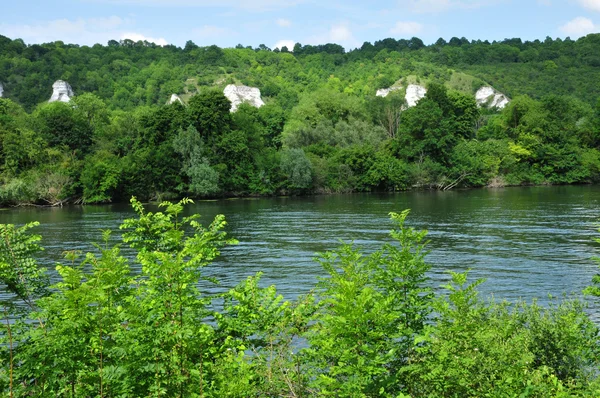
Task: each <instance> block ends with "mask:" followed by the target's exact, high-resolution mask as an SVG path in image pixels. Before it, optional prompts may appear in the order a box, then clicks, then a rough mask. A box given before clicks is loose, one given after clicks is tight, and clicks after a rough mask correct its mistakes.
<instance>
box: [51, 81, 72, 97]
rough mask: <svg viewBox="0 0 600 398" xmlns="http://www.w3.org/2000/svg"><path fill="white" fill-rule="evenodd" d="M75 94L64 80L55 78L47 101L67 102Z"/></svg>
mask: <svg viewBox="0 0 600 398" xmlns="http://www.w3.org/2000/svg"><path fill="white" fill-rule="evenodd" d="M74 96H75V93H74V92H73V89H72V88H71V85H70V84H69V83H67V82H66V81H64V80H57V81H55V82H54V84H53V85H52V97H50V100H48V102H56V101H60V102H69V101H71V98H72V97H74Z"/></svg>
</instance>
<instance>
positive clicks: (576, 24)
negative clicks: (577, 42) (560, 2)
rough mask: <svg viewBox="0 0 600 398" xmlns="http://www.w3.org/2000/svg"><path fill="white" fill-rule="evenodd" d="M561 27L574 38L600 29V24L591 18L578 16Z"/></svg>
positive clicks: (562, 30) (561, 29)
mask: <svg viewBox="0 0 600 398" xmlns="http://www.w3.org/2000/svg"><path fill="white" fill-rule="evenodd" d="M559 29H560V31H561V32H563V33H564V34H566V35H569V36H571V37H572V38H577V37H581V36H585V35H587V34H590V33H596V32H598V31H600V26H598V25H596V24H594V22H593V21H592V20H591V19H589V18H585V17H577V18H575V19H572V20H571V21H569V22H567V23H566V24H564V25H563V26H561V27H560V28H559Z"/></svg>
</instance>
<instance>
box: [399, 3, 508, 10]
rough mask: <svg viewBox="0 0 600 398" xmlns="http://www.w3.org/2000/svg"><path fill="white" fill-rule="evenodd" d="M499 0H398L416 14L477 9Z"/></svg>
mask: <svg viewBox="0 0 600 398" xmlns="http://www.w3.org/2000/svg"><path fill="white" fill-rule="evenodd" d="M498 1H499V0H400V5H401V6H403V7H407V6H408V7H409V8H410V9H411V10H412V11H414V12H417V13H438V12H443V11H448V10H450V9H453V8H458V9H469V8H479V7H483V6H487V5H491V4H494V3H497V2H498Z"/></svg>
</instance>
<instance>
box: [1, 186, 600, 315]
mask: <svg viewBox="0 0 600 398" xmlns="http://www.w3.org/2000/svg"><path fill="white" fill-rule="evenodd" d="M152 209H153V210H155V209H156V208H155V207H153V208H152ZM404 209H411V214H410V216H409V219H408V224H409V225H411V226H413V227H415V228H418V229H427V230H428V231H429V239H430V243H429V249H430V251H431V252H430V254H429V255H428V257H427V260H428V261H429V262H430V263H431V264H432V271H431V277H432V284H433V285H434V286H439V285H440V284H442V283H443V282H445V281H447V280H448V279H449V276H448V271H451V270H452V271H464V270H467V269H471V273H470V275H471V277H472V279H476V278H486V279H487V282H486V283H484V284H483V285H481V291H482V292H483V293H484V294H485V295H486V296H490V295H493V296H494V297H495V298H497V299H508V300H517V299H519V298H523V299H525V300H527V301H531V300H533V299H538V300H539V301H540V302H541V303H547V302H548V295H549V294H550V295H553V296H560V295H561V294H563V293H567V294H579V293H580V292H581V290H582V289H583V288H584V287H585V286H587V285H589V284H590V281H591V278H592V276H593V275H594V273H596V272H598V270H597V266H596V264H595V263H594V262H592V261H591V260H590V258H591V257H592V256H594V255H600V247H599V245H598V244H596V243H594V242H593V238H594V237H598V236H599V234H598V232H597V229H598V223H599V221H600V187H598V186H561V187H525V188H505V189H482V190H468V191H450V192H403V193H393V194H352V195H331V196H316V197H283V198H261V199H234V200H218V201H199V202H197V203H196V204H195V205H193V206H190V208H189V209H188V210H189V212H190V213H191V212H197V213H200V214H202V220H203V222H204V223H205V224H208V223H209V222H210V221H211V220H212V218H213V217H214V216H215V215H216V214H225V216H226V218H227V220H228V223H229V225H228V232H229V233H230V235H232V236H233V237H235V238H237V239H238V240H239V241H240V243H239V245H237V246H233V247H229V248H227V249H225V250H224V251H223V256H222V257H221V258H220V259H219V260H218V261H217V262H215V263H214V264H213V265H211V266H210V267H209V268H207V269H206V273H207V274H210V275H211V276H215V277H217V278H218V279H219V280H220V281H221V287H220V289H226V288H229V287H232V286H234V285H235V284H236V283H237V282H239V281H241V280H242V279H244V278H246V277H247V276H249V275H253V274H255V273H256V272H259V271H261V272H263V273H264V275H263V284H265V285H268V284H276V285H277V287H278V290H279V291H280V292H281V293H282V294H283V295H284V296H285V297H286V298H294V297H296V296H297V295H299V294H303V293H306V292H308V291H309V290H310V289H311V288H313V287H314V285H315V283H316V281H317V277H319V276H323V275H324V272H323V271H322V270H321V268H320V266H319V265H318V264H317V263H316V262H315V261H314V257H315V253H317V252H323V251H325V250H330V249H334V248H336V247H337V246H339V241H340V240H343V241H354V242H355V244H356V245H357V246H359V247H361V248H364V249H365V250H366V251H372V250H376V249H377V248H378V247H379V246H380V244H381V243H382V242H384V241H386V240H387V238H388V236H387V233H388V232H389V230H390V228H391V227H392V224H391V222H390V221H389V217H388V213H389V212H390V211H395V212H400V211H402V210H404ZM132 216H133V212H132V211H131V210H130V208H129V206H128V205H107V206H73V207H67V208H62V209H60V208H44V209H41V208H20V209H9V210H4V211H1V212H0V223H16V224H23V223H25V222H28V221H34V220H36V221H40V222H41V223H42V225H41V226H40V227H38V233H40V234H41V235H42V236H43V241H42V242H43V245H44V246H45V247H46V249H47V250H46V251H45V252H44V254H43V256H44V259H43V261H44V263H45V264H46V265H47V266H48V267H49V268H54V264H55V263H56V262H57V261H61V258H62V254H61V253H62V251H64V250H66V249H69V250H72V249H79V250H84V251H85V250H92V246H91V244H90V242H93V241H99V240H100V231H101V230H103V229H113V230H115V231H117V232H116V235H115V241H116V240H117V238H118V229H117V228H118V225H119V224H120V223H121V222H122V220H124V219H125V218H129V217H132ZM598 301H600V300H598ZM598 301H595V302H592V304H593V305H594V307H593V308H592V309H591V310H590V311H591V312H592V313H593V314H594V317H597V316H598V314H599V313H600V311H598V308H599V306H598V305H597V303H598Z"/></svg>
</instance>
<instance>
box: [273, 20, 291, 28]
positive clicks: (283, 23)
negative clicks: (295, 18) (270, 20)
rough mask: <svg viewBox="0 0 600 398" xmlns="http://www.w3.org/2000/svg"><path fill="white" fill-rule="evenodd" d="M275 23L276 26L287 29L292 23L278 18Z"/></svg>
mask: <svg viewBox="0 0 600 398" xmlns="http://www.w3.org/2000/svg"><path fill="white" fill-rule="evenodd" d="M275 23H277V25H278V26H280V27H282V28H289V27H290V26H292V21H290V20H289V19H285V18H279V19H278V20H277V21H275Z"/></svg>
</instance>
